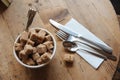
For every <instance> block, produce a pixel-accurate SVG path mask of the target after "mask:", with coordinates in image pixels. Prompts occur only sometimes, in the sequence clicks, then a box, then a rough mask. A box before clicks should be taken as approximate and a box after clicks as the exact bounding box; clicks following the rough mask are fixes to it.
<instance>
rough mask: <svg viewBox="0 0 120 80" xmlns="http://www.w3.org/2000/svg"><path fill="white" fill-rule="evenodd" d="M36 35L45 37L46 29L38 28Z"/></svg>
mask: <svg viewBox="0 0 120 80" xmlns="http://www.w3.org/2000/svg"><path fill="white" fill-rule="evenodd" d="M38 35H39V36H41V37H45V35H46V31H44V30H40V31H39V32H38Z"/></svg>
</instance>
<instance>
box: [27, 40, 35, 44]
mask: <svg viewBox="0 0 120 80" xmlns="http://www.w3.org/2000/svg"><path fill="white" fill-rule="evenodd" d="M34 43H35V42H33V41H32V40H30V39H28V40H27V44H29V45H32V46H34Z"/></svg>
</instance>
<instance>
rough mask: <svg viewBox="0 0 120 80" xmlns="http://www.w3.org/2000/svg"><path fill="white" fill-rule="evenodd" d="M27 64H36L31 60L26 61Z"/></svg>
mask: <svg viewBox="0 0 120 80" xmlns="http://www.w3.org/2000/svg"><path fill="white" fill-rule="evenodd" d="M25 63H26V64H27V65H35V62H34V61H33V60H32V59H31V58H28V59H26V61H25Z"/></svg>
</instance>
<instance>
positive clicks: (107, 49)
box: [49, 19, 112, 54]
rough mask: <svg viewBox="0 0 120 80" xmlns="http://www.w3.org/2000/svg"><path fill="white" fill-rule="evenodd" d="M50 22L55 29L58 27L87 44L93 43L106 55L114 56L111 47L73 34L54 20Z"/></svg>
mask: <svg viewBox="0 0 120 80" xmlns="http://www.w3.org/2000/svg"><path fill="white" fill-rule="evenodd" d="M49 22H50V23H51V24H52V25H53V26H54V27H56V28H58V29H60V30H62V31H64V32H66V33H68V34H70V35H72V36H74V37H77V38H80V39H83V40H85V41H86V42H89V43H91V44H93V45H95V46H97V47H99V48H100V49H101V50H103V51H104V52H106V53H109V54H112V48H111V47H109V46H106V45H103V44H101V43H98V42H96V41H92V40H89V39H87V38H85V37H83V36H82V35H81V34H77V33H76V32H73V31H71V30H69V29H67V28H66V27H65V26H64V25H62V24H60V23H58V22H56V21H54V20H52V19H50V20H49Z"/></svg>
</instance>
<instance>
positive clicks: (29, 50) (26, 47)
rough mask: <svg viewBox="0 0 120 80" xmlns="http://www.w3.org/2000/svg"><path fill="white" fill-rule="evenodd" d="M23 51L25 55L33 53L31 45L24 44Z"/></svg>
mask: <svg viewBox="0 0 120 80" xmlns="http://www.w3.org/2000/svg"><path fill="white" fill-rule="evenodd" d="M24 50H25V53H26V54H27V55H29V54H32V53H33V47H32V46H31V45H28V44H26V45H25V47H24Z"/></svg>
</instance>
